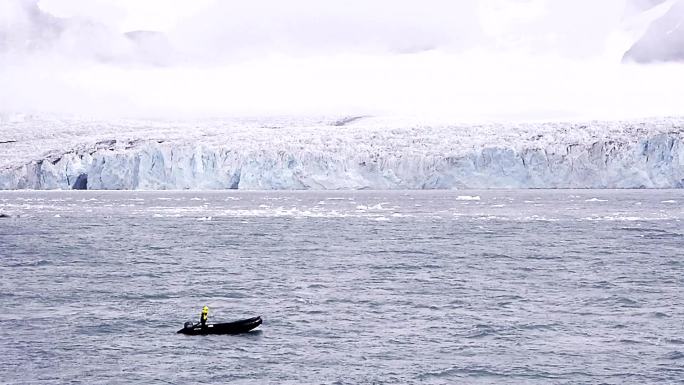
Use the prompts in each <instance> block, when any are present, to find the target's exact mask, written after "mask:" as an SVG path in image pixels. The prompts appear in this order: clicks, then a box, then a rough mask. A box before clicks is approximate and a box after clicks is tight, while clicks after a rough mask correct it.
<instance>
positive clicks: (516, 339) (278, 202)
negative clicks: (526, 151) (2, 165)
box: [0, 190, 684, 384]
mask: <svg viewBox="0 0 684 385" xmlns="http://www.w3.org/2000/svg"><path fill="white" fill-rule="evenodd" d="M682 203H684V191H682V190H663V191H646V190H640V191H592V190H585V191H540V190H528V191H481V192H477V191H476V192H472V191H471V192H466V193H464V192H446V191H432V192H370V191H367V192H0V212H3V213H5V214H8V215H9V216H10V217H9V218H0V357H1V361H0V382H2V383H10V384H20V383H21V384H24V383H41V384H42V383H46V384H50V383H54V384H68V383H84V384H99V383H102V384H105V383H106V384H112V383H114V384H130V383H145V384H169V383H173V384H189V383H235V384H242V383H245V384H268V383H273V384H288V383H291V384H302V383H311V384H325V383H331V384H332V383H335V384H360V383H397V384H407V383H426V384H454V383H468V384H488V383H540V384H547V383H568V384H587V383H607V384H624V383H634V384H656V383H657V384H663V383H665V384H667V383H684V222H682V221H683V220H684V210H683V208H682V207H683V206H682ZM205 304H206V305H208V306H209V307H210V308H211V312H210V321H229V320H233V319H239V318H246V317H251V316H255V315H261V316H262V317H263V318H264V324H263V325H262V326H261V327H260V330H259V331H257V332H253V333H249V334H246V335H241V336H184V335H179V334H176V331H177V330H178V329H180V328H181V327H182V325H183V322H184V321H186V320H190V319H192V320H196V319H197V318H198V316H199V312H200V309H201V307H202V306H203V305H205Z"/></svg>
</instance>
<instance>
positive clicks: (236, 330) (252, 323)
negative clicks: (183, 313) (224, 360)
mask: <svg viewBox="0 0 684 385" xmlns="http://www.w3.org/2000/svg"><path fill="white" fill-rule="evenodd" d="M259 325H261V316H257V317H252V318H247V319H243V320H240V321H235V322H225V323H218V324H207V325H206V326H205V327H202V325H200V324H193V323H192V322H186V323H185V326H184V327H183V329H181V330H179V331H178V333H182V334H189V335H198V334H240V333H247V332H248V331H250V330H252V329H254V328H255V327H257V326H259Z"/></svg>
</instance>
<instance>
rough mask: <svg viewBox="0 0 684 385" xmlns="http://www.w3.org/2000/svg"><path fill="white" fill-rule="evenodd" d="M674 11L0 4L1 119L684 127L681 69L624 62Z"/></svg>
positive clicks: (519, 0) (538, 2) (535, 6)
mask: <svg viewBox="0 0 684 385" xmlns="http://www.w3.org/2000/svg"><path fill="white" fill-rule="evenodd" d="M673 1H674V0H670V1H665V2H664V3H663V4H661V5H660V6H657V7H655V8H651V9H650V10H646V8H647V7H646V6H645V5H646V4H647V3H648V4H650V3H659V1H656V0H601V1H595V0H480V1H478V0H459V1H448V0H422V1H398V0H394V1H390V0H365V1H363V0H348V1H314V0H289V1H279V0H254V1H218V0H41V1H38V2H36V1H32V0H0V38H1V39H2V40H0V49H1V50H2V52H3V53H2V56H0V60H2V62H0V71H1V72H0V103H1V105H0V112H5V113H7V112H48V113H54V114H81V115H108V116H147V117H205V116H236V115H276V114H277V115H302V114H306V115H310V114H316V115H318V114H328V115H330V114H333V115H347V114H374V115H421V116H423V115H424V116H445V117H450V118H453V119H456V120H458V119H460V120H472V119H490V118H503V119H508V118H530V119H553V118H565V117H570V118H572V117H605V118H614V117H630V116H646V115H648V116H651V115H666V114H670V115H672V114H680V115H681V114H682V112H684V111H681V107H680V105H679V104H680V103H679V100H680V99H681V98H680V97H679V95H680V94H681V91H680V90H681V89H684V76H683V75H684V71H683V70H682V65H681V64H667V65H650V66H639V65H630V64H621V58H622V55H623V54H624V52H625V51H626V50H627V49H628V48H629V47H630V46H631V44H632V43H633V42H634V41H635V40H636V39H637V38H638V37H639V36H641V35H642V34H643V33H644V31H645V29H646V27H647V26H648V24H649V23H650V22H651V21H652V20H654V19H657V18H658V17H659V16H661V15H662V14H664V13H665V12H666V11H667V10H668V9H669V8H668V7H671V5H672V3H673ZM131 31H157V32H158V33H142V34H141V33H134V34H130V33H129V34H128V35H125V33H127V32H131Z"/></svg>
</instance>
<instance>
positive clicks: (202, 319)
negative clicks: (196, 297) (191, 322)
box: [200, 306, 209, 328]
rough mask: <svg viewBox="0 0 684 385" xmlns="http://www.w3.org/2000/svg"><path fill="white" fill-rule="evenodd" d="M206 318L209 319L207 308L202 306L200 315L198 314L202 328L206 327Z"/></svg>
mask: <svg viewBox="0 0 684 385" xmlns="http://www.w3.org/2000/svg"><path fill="white" fill-rule="evenodd" d="M207 318H209V308H208V307H207V306H204V307H203V308H202V313H201V314H200V324H202V327H203V328H204V327H207Z"/></svg>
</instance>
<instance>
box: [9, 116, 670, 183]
mask: <svg viewBox="0 0 684 385" xmlns="http://www.w3.org/2000/svg"><path fill="white" fill-rule="evenodd" d="M642 187H646V188H682V187H684V119H679V118H676V119H675V118H673V119H657V120H656V119H652V120H644V121H628V122H585V123H534V124H532V123H527V124H494V123H492V124H484V125H482V124H480V125H449V124H444V123H434V124H430V125H425V124H424V123H423V124H420V123H418V122H416V121H411V120H406V119H379V118H361V119H346V120H345V119H343V120H340V121H335V120H328V119H297V120H295V119H289V120H288V119H280V120H269V121H262V120H222V121H202V122H194V123H187V122H185V123H183V122H144V121H117V122H113V121H109V122H102V121H99V122H98V121H85V120H75V119H71V120H57V119H46V118H40V119H37V118H22V119H14V120H12V119H7V118H5V119H4V121H3V122H2V123H0V189H27V188H28V189H71V188H88V189H451V188H642Z"/></svg>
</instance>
